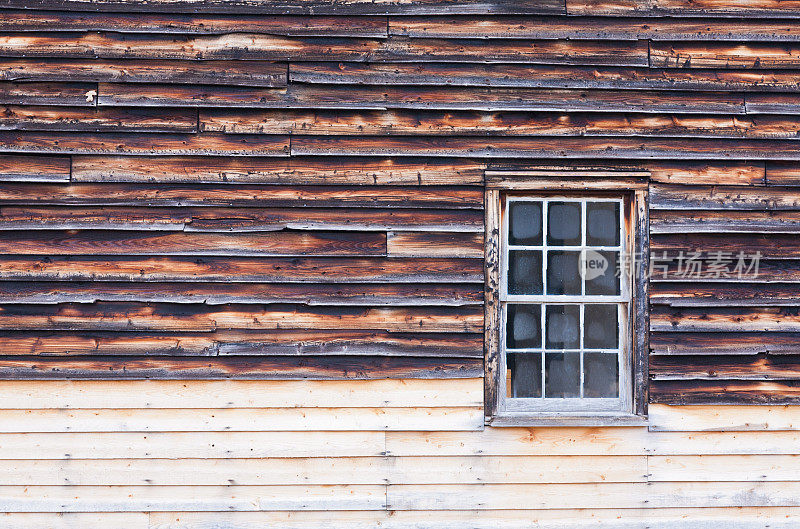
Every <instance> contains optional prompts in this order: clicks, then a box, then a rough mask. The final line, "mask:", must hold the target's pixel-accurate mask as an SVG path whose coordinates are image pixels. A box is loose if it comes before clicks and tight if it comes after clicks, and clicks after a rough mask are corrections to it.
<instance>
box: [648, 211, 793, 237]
mask: <svg viewBox="0 0 800 529" xmlns="http://www.w3.org/2000/svg"><path fill="white" fill-rule="evenodd" d="M650 232H651V233H654V234H663V233H798V232H800V212H797V211H691V210H690V211H680V210H679V211H675V210H654V211H653V212H651V213H650Z"/></svg>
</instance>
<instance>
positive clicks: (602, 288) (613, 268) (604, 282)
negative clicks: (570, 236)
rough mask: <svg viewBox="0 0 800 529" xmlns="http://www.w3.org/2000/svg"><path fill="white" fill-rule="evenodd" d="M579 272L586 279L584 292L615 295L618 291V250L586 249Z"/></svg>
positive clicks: (594, 294) (595, 294) (593, 294)
mask: <svg viewBox="0 0 800 529" xmlns="http://www.w3.org/2000/svg"><path fill="white" fill-rule="evenodd" d="M582 264H583V266H582V268H581V272H582V273H583V276H584V278H585V279H586V294H587V295H590V296H617V295H619V293H620V286H619V277H617V274H618V271H619V252H607V251H602V252H597V251H594V250H586V255H585V258H584V260H583V263H582Z"/></svg>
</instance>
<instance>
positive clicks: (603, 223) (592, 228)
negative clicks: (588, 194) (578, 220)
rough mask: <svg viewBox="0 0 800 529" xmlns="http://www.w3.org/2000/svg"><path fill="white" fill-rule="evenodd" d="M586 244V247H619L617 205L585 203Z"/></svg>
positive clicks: (612, 203) (611, 203)
mask: <svg viewBox="0 0 800 529" xmlns="http://www.w3.org/2000/svg"><path fill="white" fill-rule="evenodd" d="M586 244H587V245H588V246H619V204H618V203H616V202H587V204H586Z"/></svg>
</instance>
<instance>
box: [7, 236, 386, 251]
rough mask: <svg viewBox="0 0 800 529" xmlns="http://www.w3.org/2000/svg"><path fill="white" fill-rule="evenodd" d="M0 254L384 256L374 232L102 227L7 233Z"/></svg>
mask: <svg viewBox="0 0 800 529" xmlns="http://www.w3.org/2000/svg"><path fill="white" fill-rule="evenodd" d="M0 254H28V255H47V256H51V255H54V254H56V255H87V254H88V255H195V256H202V257H206V256H222V255H229V256H321V257H322V256H324V257H328V256H384V255H386V234H385V233H375V232H262V233H183V232H147V231H107V230H77V231H76V230H52V231H50V230H40V231H22V232H18V231H7V232H5V233H3V237H2V238H0Z"/></svg>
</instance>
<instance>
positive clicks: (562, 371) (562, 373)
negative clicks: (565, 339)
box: [544, 353, 581, 399]
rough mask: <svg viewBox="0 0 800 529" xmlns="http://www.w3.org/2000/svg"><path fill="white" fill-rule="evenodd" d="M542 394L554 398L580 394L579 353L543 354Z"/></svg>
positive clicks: (574, 396) (575, 396) (572, 396)
mask: <svg viewBox="0 0 800 529" xmlns="http://www.w3.org/2000/svg"><path fill="white" fill-rule="evenodd" d="M544 365H545V372H544V396H545V397H548V398H554V399H563V398H577V397H580V396H581V393H580V392H581V354H580V353H546V354H545V355H544Z"/></svg>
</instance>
